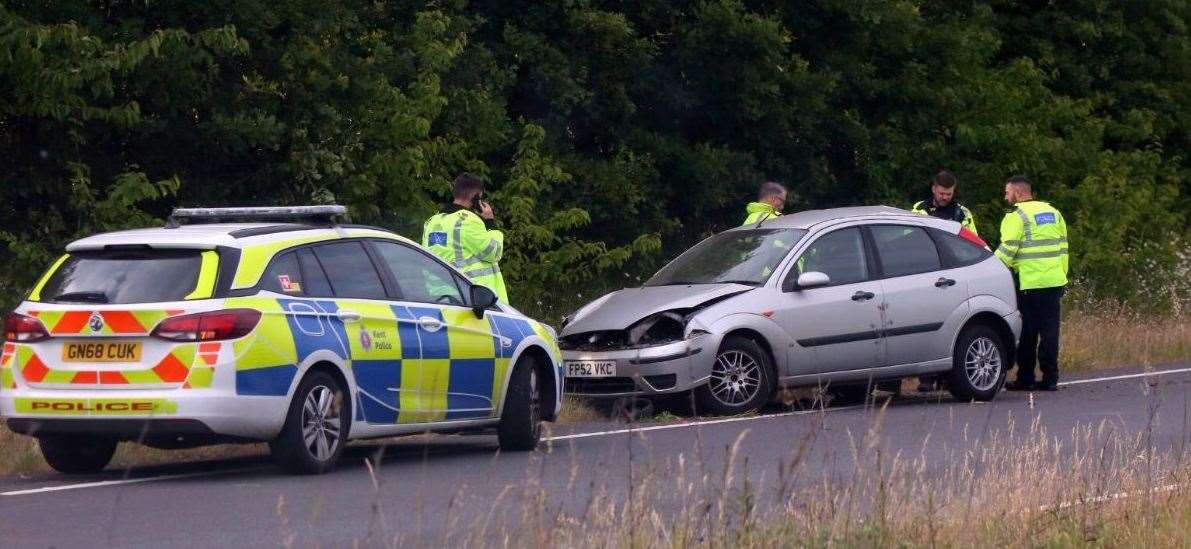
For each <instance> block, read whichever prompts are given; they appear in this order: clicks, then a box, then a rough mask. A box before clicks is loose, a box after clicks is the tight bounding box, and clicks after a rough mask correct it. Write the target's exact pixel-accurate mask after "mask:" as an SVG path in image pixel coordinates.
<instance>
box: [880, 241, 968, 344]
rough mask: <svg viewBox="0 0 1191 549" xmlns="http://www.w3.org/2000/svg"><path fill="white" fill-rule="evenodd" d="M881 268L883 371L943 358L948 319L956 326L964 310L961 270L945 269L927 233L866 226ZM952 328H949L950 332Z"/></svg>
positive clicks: (964, 293)
mask: <svg viewBox="0 0 1191 549" xmlns="http://www.w3.org/2000/svg"><path fill="white" fill-rule="evenodd" d="M868 230H869V234H870V235H871V236H872V241H873V244H874V248H875V249H876V252H877V257H878V259H879V261H880V265H881V276H882V280H881V282H882V283H883V286H884V289H885V294H884V298H885V299H884V301H883V303H882V307H883V311H884V319H883V324H884V335H885V361H884V364H885V365H887V366H896V365H901V364H913V363H920V362H926V361H931V360H938V359H942V358H946V357H947V356H948V355H949V354H950V343H951V339H952V338H951V337H949V334H948V332H947V331H946V330H945V329H944V326H945V325H947V322H948V320H953V322H952V324H957V323H958V321H959V320H960V319H962V317H963V316H964V315H963V314H958V315H957V313H962V312H963V311H961V310H960V309H962V308H965V307H967V301H968V291H967V285H966V281H964V277H963V269H944V267H943V263H942V260H941V258H940V256H939V251H938V249H937V247H936V246H935V243H934V241H933V240H932V239H931V237H930V235H929V234H928V233H927V230H926V229H925V228H923V227H919V226H912V225H894V224H881V225H869V226H868ZM951 329H954V326H952V327H951Z"/></svg>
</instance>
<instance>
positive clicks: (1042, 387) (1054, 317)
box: [996, 175, 1068, 391]
mask: <svg viewBox="0 0 1191 549" xmlns="http://www.w3.org/2000/svg"><path fill="white" fill-rule="evenodd" d="M1005 201H1006V202H1009V203H1010V204H1012V205H1013V211H1012V212H1009V213H1007V214H1005V218H1004V219H1003V220H1001V245H1000V246H999V247H998V248H997V252H996V254H997V257H998V258H1000V259H1001V261H1003V262H1004V263H1005V265H1006V266H1008V267H1009V269H1010V270H1011V271H1013V274H1014V278H1015V279H1016V280H1017V288H1018V290H1017V308H1018V310H1020V311H1021V320H1022V325H1021V344H1020V345H1019V346H1018V347H1017V379H1016V380H1015V381H1012V382H1010V383H1006V384H1005V388H1006V389H1009V390H1010V391H1033V390H1039V391H1056V390H1058V383H1059V300H1060V299H1061V298H1062V297H1063V289H1064V287H1065V286H1066V285H1067V259H1068V252H1067V223H1066V222H1065V221H1064V220H1063V214H1061V213H1059V211H1058V210H1056V209H1055V208H1054V206H1051V205H1050V204H1047V203H1046V202H1042V201H1040V200H1035V199H1034V191H1033V186H1032V185H1031V184H1030V180H1029V179H1027V178H1026V177H1025V176H1024V175H1015V176H1013V177H1010V178H1009V180H1008V181H1006V182H1005ZM1035 359H1037V364H1038V367H1039V369H1041V370H1042V380H1041V382H1039V383H1035V378H1034V364H1035Z"/></svg>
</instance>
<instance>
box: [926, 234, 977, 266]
mask: <svg viewBox="0 0 1191 549" xmlns="http://www.w3.org/2000/svg"><path fill="white" fill-rule="evenodd" d="M930 235H931V237H933V238H934V239H935V243H936V244H938V245H939V255H941V256H942V257H943V266H944V267H946V268H948V269H951V268H954V267H965V266H968V265H972V264H975V263H979V262H980V261H983V260H984V259H985V258H987V257H988V256H991V255H992V252H990V251H988V250H986V249H984V248H983V247H981V246H979V245H977V244H976V243H974V242H971V241H968V240H964V239H963V238H960V237H959V236H958V235H954V234H951V233H947V232H943V231H940V230H939V229H934V228H932V229H930Z"/></svg>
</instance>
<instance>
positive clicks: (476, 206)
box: [471, 195, 484, 213]
mask: <svg viewBox="0 0 1191 549" xmlns="http://www.w3.org/2000/svg"><path fill="white" fill-rule="evenodd" d="M471 209H472V210H474V211H475V212H476V213H483V211H484V200H483V199H482V198H480V196H479V195H476V197H475V198H473V199H472V200H471Z"/></svg>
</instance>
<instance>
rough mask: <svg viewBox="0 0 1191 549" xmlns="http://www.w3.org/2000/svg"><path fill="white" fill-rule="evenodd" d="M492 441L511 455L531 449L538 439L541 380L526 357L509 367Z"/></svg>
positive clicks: (534, 367) (536, 370)
mask: <svg viewBox="0 0 1191 549" xmlns="http://www.w3.org/2000/svg"><path fill="white" fill-rule="evenodd" d="M496 438H497V440H498V442H499V443H500V449H501V450H506V451H514V452H528V451H530V450H533V449H535V448H537V447H538V441H540V440H541V439H542V380H541V379H540V376H539V374H538V369H537V367H536V366H535V364H534V361H533V359H532V358H530V357H527V356H523V357H521V359H520V360H518V361H517V365H516V366H514V367H513V375H512V376H510V378H509V388H508V389H507V390H506V391H505V402H504V408H503V410H501V414H500V423H499V424H498V425H497V427H496Z"/></svg>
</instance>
